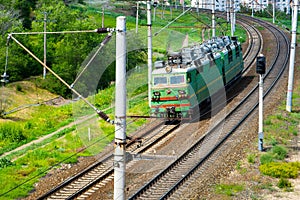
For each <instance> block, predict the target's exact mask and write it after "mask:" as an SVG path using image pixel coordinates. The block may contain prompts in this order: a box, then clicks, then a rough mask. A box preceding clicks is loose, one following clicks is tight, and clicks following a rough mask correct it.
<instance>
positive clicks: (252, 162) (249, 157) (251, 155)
mask: <svg viewBox="0 0 300 200" xmlns="http://www.w3.org/2000/svg"><path fill="white" fill-rule="evenodd" d="M255 157H256V156H255V154H249V155H248V156H247V159H248V162H249V163H251V164H254V163H255Z"/></svg>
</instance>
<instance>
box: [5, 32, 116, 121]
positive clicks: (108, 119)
mask: <svg viewBox="0 0 300 200" xmlns="http://www.w3.org/2000/svg"><path fill="white" fill-rule="evenodd" d="M9 37H10V38H11V39H13V40H14V41H15V42H16V43H17V44H18V45H20V46H21V47H22V48H23V49H24V50H25V51H26V52H27V53H28V54H30V55H31V56H32V57H33V58H34V59H35V60H36V61H38V62H39V63H40V64H41V65H43V66H44V67H45V68H46V69H47V70H48V71H49V72H50V73H52V74H53V75H54V76H55V77H56V78H57V79H58V80H60V81H61V82H62V83H63V84H64V85H65V86H67V87H68V88H69V89H70V90H71V91H72V92H74V93H75V94H76V95H77V96H78V97H79V98H80V99H82V100H83V101H84V102H85V103H86V104H87V105H89V106H90V107H91V108H92V109H93V110H94V111H96V113H97V114H98V115H99V116H100V117H101V118H102V119H104V120H105V121H107V122H108V123H111V124H114V121H113V120H111V119H110V118H109V117H108V116H107V115H106V114H105V113H104V112H103V111H101V110H99V109H98V108H96V107H95V106H94V105H93V104H92V103H90V102H89V101H88V100H87V99H86V98H84V97H83V96H82V95H81V94H80V93H79V92H77V91H76V90H75V89H74V88H73V87H71V86H70V85H69V84H68V83H67V82H66V81H65V80H63V79H62V78H61V77H60V76H59V75H58V74H56V73H55V72H54V71H53V70H52V69H51V68H50V67H48V66H47V65H46V64H45V63H44V62H42V61H41V60H40V59H39V58H38V57H36V56H35V55H34V54H33V53H32V52H31V51H30V50H29V49H27V48H26V47H25V46H24V45H23V44H22V43H21V42H19V41H18V40H17V39H16V38H15V37H13V36H12V35H11V34H10V35H9Z"/></svg>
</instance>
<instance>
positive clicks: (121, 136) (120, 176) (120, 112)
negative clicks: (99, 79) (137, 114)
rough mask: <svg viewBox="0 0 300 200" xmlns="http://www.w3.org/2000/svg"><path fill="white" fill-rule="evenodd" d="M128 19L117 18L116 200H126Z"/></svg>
mask: <svg viewBox="0 0 300 200" xmlns="http://www.w3.org/2000/svg"><path fill="white" fill-rule="evenodd" d="M125 146H126V17H124V16H120V17H118V18H117V28H116V105H115V153H114V200H125V167H126V166H125V163H126V160H125V158H126V157H125V154H126V149H125Z"/></svg>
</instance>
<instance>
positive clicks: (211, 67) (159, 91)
mask: <svg viewBox="0 0 300 200" xmlns="http://www.w3.org/2000/svg"><path fill="white" fill-rule="evenodd" d="M154 66H155V69H154V70H153V72H152V88H151V90H152V91H151V93H152V98H151V105H150V106H151V114H152V115H154V116H157V117H162V118H168V119H171V118H189V117H191V116H192V115H193V113H195V110H198V109H199V105H203V104H205V103H206V102H209V100H210V97H211V96H213V95H214V94H216V93H217V92H218V91H220V90H222V89H224V87H226V86H228V85H229V84H231V83H232V82H233V81H235V80H236V79H237V78H239V77H240V76H241V73H242V70H243V66H244V63H243V55H242V48H241V44H240V43H239V42H238V40H237V38H236V37H231V38H230V37H229V36H223V37H216V38H213V39H212V40H208V41H205V42H203V43H202V44H198V45H194V46H192V47H186V48H183V49H181V51H180V52H173V53H170V54H169V55H168V60H167V61H156V62H155V64H154Z"/></svg>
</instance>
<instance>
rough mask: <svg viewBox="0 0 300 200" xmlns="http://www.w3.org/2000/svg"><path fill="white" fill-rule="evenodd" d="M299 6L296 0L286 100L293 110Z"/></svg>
mask: <svg viewBox="0 0 300 200" xmlns="http://www.w3.org/2000/svg"><path fill="white" fill-rule="evenodd" d="M298 6H299V1H298V0H294V9H293V14H292V16H293V17H292V41H291V50H290V66H289V80H288V89H287V90H288V91H287V100H286V110H287V111H288V112H291V111H292V96H293V84H294V65H295V54H296V42H297V40H296V39H297V23H298Z"/></svg>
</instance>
